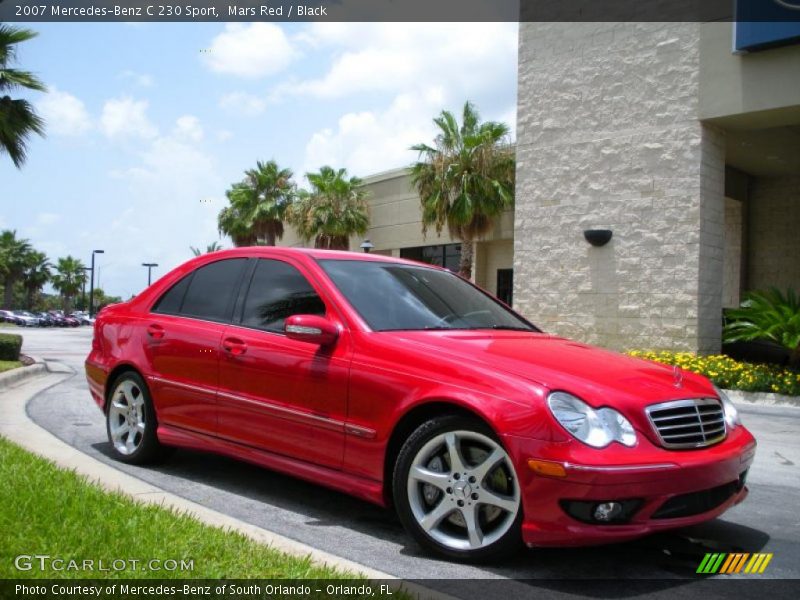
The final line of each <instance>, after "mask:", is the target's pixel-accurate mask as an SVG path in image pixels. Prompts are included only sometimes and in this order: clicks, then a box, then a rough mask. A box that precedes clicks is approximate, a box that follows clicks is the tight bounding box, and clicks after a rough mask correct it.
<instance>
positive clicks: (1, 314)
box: [0, 310, 17, 324]
mask: <svg viewBox="0 0 800 600" xmlns="http://www.w3.org/2000/svg"><path fill="white" fill-rule="evenodd" d="M0 322H3V323H14V324H16V322H17V317H15V316H14V312H13V311H10V310H0Z"/></svg>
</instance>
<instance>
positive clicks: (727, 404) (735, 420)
mask: <svg viewBox="0 0 800 600" xmlns="http://www.w3.org/2000/svg"><path fill="white" fill-rule="evenodd" d="M714 390H715V391H716V392H717V396H719V399H720V400H721V401H722V410H723V412H724V413H725V423H727V424H728V428H729V429H734V428H736V427H738V426H739V425H741V424H742V420H741V419H740V418H739V411H738V410H736V407H735V406H734V405H733V402H731V399H730V398H728V394H726V393H725V392H723V391H722V390H721V389H719V388H718V387H717V386H714Z"/></svg>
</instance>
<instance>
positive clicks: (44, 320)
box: [33, 312, 54, 327]
mask: <svg viewBox="0 0 800 600" xmlns="http://www.w3.org/2000/svg"><path fill="white" fill-rule="evenodd" d="M33 314H34V315H36V316H37V317H38V318H39V325H40V326H41V327H52V326H53V324H54V323H53V319H52V317H50V315H49V314H47V313H46V312H37V313H33Z"/></svg>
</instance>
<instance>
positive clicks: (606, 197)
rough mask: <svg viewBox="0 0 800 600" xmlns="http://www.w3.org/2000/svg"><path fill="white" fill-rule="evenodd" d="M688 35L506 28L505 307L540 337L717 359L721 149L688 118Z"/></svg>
mask: <svg viewBox="0 0 800 600" xmlns="http://www.w3.org/2000/svg"><path fill="white" fill-rule="evenodd" d="M699 28H700V26H699V25H698V24H692V23H685V24H681V23H628V24H613V23H522V24H521V25H520V55H519V97H518V111H517V114H518V123H517V132H518V148H517V158H518V163H517V190H516V208H517V210H516V215H515V242H514V269H515V276H514V279H515V281H514V299H515V306H516V307H517V308H518V309H519V310H521V311H522V312H523V313H524V314H525V315H526V316H528V317H529V318H530V319H531V320H533V321H534V322H536V323H538V324H540V325H541V326H542V327H544V328H545V329H546V330H549V331H552V332H554V333H558V334H562V335H566V336H569V337H573V338H577V339H580V340H584V341H588V342H591V343H598V344H601V345H604V346H608V347H611V348H616V349H624V348H634V347H638V348H645V347H646V348H654V347H665V348H683V349H689V350H698V349H699V350H702V351H715V350H718V348H719V342H720V320H721V295H722V256H723V223H724V150H725V149H724V135H723V134H722V132H720V131H719V130H716V129H714V128H712V127H709V126H706V125H703V124H701V123H700V122H699V121H698V119H697V106H698V71H699V39H700V29H699ZM587 228H603V229H611V230H613V231H614V237H613V239H612V241H611V242H610V243H609V244H608V245H606V246H604V247H601V248H595V247H592V246H590V245H589V244H588V243H586V242H585V241H584V239H583V234H582V232H583V230H584V229H587Z"/></svg>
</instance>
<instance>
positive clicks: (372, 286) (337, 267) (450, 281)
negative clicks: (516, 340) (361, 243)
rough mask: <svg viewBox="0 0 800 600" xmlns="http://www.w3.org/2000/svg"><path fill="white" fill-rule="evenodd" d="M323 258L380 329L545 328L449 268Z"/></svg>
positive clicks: (347, 294)
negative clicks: (445, 269)
mask: <svg viewBox="0 0 800 600" xmlns="http://www.w3.org/2000/svg"><path fill="white" fill-rule="evenodd" d="M319 263H320V265H321V266H322V268H323V269H324V270H325V272H326V273H327V274H328V276H329V277H330V278H331V280H332V281H333V283H334V284H335V285H336V287H338V288H339V290H340V291H341V292H342V294H344V296H345V297H346V298H347V300H348V301H349V302H350V304H352V305H353V308H355V309H356V310H357V311H358V313H359V314H360V315H361V317H362V318H363V319H364V320H365V321H366V322H367V324H368V325H369V326H370V327H371V328H372V329H373V330H374V331H392V330H408V329H510V330H519V331H539V330H538V329H536V328H535V327H534V326H533V325H531V324H530V323H528V322H527V321H525V320H524V319H523V318H522V317H520V316H518V315H517V314H515V313H514V312H512V311H511V310H509V309H508V308H506V307H504V306H503V305H502V304H501V303H500V302H498V301H497V300H495V299H494V298H492V297H491V296H489V295H488V294H485V293H483V292H481V291H480V290H479V289H477V288H476V287H474V286H472V285H470V284H469V283H467V282H466V281H464V280H463V279H461V278H460V277H457V276H455V275H454V274H452V273H450V272H448V271H440V270H438V269H430V268H427V267H423V266H419V267H417V266H413V265H405V264H400V263H388V262H376V261H360V260H320V261H319Z"/></svg>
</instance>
